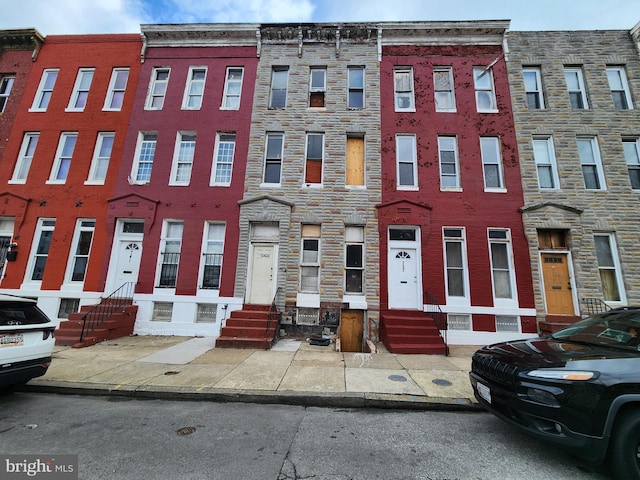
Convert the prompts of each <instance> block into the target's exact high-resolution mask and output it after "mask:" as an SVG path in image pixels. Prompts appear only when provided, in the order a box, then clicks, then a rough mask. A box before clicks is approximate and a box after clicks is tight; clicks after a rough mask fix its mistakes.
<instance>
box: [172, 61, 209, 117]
mask: <svg viewBox="0 0 640 480" xmlns="http://www.w3.org/2000/svg"><path fill="white" fill-rule="evenodd" d="M196 70H198V71H199V70H204V78H203V79H202V80H194V78H193V75H194V73H195V72H196ZM167 80H168V79H167ZM206 82H207V67H205V66H191V67H189V72H188V73H187V81H186V82H185V86H184V95H183V97H182V110H200V109H201V108H202V101H203V99H204V87H205V85H206ZM197 83H202V93H201V94H200V95H192V94H191V89H192V88H193V85H194V84H197ZM191 96H193V97H195V96H199V97H200V101H199V102H198V106H193V107H190V106H189V97H191ZM163 103H164V102H163Z"/></svg>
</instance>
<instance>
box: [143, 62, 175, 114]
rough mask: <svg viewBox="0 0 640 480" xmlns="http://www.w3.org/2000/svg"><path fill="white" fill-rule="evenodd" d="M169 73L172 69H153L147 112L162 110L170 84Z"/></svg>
mask: <svg viewBox="0 0 640 480" xmlns="http://www.w3.org/2000/svg"><path fill="white" fill-rule="evenodd" d="M169 72H170V69H168V68H154V69H153V72H152V73H151V82H150V84H149V94H148V96H147V104H146V106H145V108H146V109H147V110H162V106H163V105H164V96H165V95H166V94H167V86H168V84H169Z"/></svg>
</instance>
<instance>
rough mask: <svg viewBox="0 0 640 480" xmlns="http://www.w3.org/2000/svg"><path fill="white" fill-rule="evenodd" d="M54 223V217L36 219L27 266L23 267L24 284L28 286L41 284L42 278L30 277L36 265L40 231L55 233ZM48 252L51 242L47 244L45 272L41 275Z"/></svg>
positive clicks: (49, 251) (49, 252)
mask: <svg viewBox="0 0 640 480" xmlns="http://www.w3.org/2000/svg"><path fill="white" fill-rule="evenodd" d="M45 222H47V223H53V225H45ZM55 223H56V219H55V218H49V217H46V218H39V219H38V224H37V226H36V231H35V232H34V234H33V242H32V243H31V251H30V252H29V260H28V262H27V268H26V269H25V277H24V281H23V283H24V285H27V286H29V287H34V288H39V286H40V285H41V284H42V279H40V280H33V279H32V277H33V273H34V272H33V270H34V268H35V266H36V256H37V252H38V248H39V246H40V240H41V238H42V233H43V232H46V231H51V232H52V236H53V235H55V228H56V225H55ZM52 240H53V238H52ZM50 254H51V244H49V250H48V251H47V262H45V272H43V276H44V273H46V263H48V261H49V255H50Z"/></svg>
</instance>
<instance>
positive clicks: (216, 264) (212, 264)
mask: <svg viewBox="0 0 640 480" xmlns="http://www.w3.org/2000/svg"><path fill="white" fill-rule="evenodd" d="M202 255H203V256H204V273H203V275H202V288H220V270H221V269H222V254H221V253H203V254H202Z"/></svg>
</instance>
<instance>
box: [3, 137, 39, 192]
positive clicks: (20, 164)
mask: <svg viewBox="0 0 640 480" xmlns="http://www.w3.org/2000/svg"><path fill="white" fill-rule="evenodd" d="M32 138H35V140H36V146H35V148H34V151H33V155H35V154H36V151H37V149H38V142H39V140H40V132H26V133H25V134H24V137H23V138H22V146H21V147H20V153H19V154H18V160H17V161H16V166H15V169H14V170H13V175H12V177H11V180H9V183H10V184H24V183H27V178H28V177H29V171H30V170H31V165H33V156H32V157H27V156H26V154H27V149H28V147H29V144H30V140H31V139H32ZM25 162H28V165H26V166H25ZM23 168H26V172H25V175H24V178H18V173H19V172H20V171H21V170H22V169H23Z"/></svg>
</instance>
